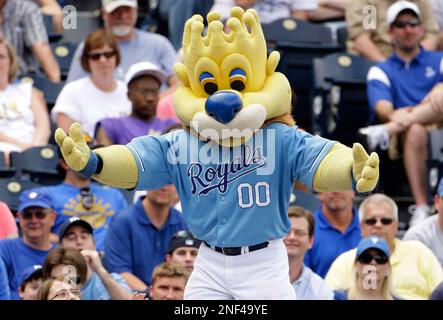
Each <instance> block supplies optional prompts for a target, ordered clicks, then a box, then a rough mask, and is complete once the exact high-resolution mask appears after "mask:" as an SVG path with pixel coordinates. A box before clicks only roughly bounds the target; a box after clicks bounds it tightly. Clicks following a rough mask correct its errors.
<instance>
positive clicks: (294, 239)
mask: <svg viewBox="0 0 443 320" xmlns="http://www.w3.org/2000/svg"><path fill="white" fill-rule="evenodd" d="M288 215H289V218H290V220H291V230H290V231H289V234H288V235H287V237H286V238H285V239H284V240H283V241H284V242H285V245H286V250H287V251H288V258H289V278H290V279H291V283H292V286H293V287H294V290H295V293H296V295H297V299H299V300H333V299H334V294H333V292H332V290H331V289H329V287H328V285H327V284H326V282H325V281H324V280H323V279H322V278H321V277H320V276H318V275H317V274H315V273H314V272H312V270H311V269H309V268H308V267H306V266H305V265H304V264H303V258H304V256H305V253H306V251H307V250H308V249H310V248H311V247H312V243H313V242H314V226H315V220H314V217H313V216H312V214H311V212H310V211H307V210H305V209H303V208H302V207H298V206H293V207H289V209H288Z"/></svg>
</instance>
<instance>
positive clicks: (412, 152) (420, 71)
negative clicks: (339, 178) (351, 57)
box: [360, 1, 443, 225]
mask: <svg viewBox="0 0 443 320" xmlns="http://www.w3.org/2000/svg"><path fill="white" fill-rule="evenodd" d="M420 18H421V16H420V11H419V9H418V7H417V6H416V5H415V4H413V3H411V2H408V1H398V2H395V3H394V4H392V5H391V6H390V7H389V8H388V12H387V22H388V25H389V35H390V37H391V41H392V44H393V45H394V48H395V51H394V53H393V54H392V55H391V56H390V57H389V58H388V59H387V60H386V61H385V62H383V63H381V64H379V65H377V66H375V67H372V68H371V69H370V70H369V73H368V99H369V103H370V106H371V108H372V110H373V111H374V112H375V114H376V115H377V117H378V119H379V120H380V121H381V122H383V123H387V124H386V125H379V126H371V127H367V128H363V129H361V130H360V133H362V134H365V135H366V136H367V140H368V146H369V149H372V148H375V147H376V146H377V145H380V147H381V148H382V149H387V148H388V146H389V136H390V135H391V136H393V135H394V136H395V134H396V133H401V134H400V135H399V136H398V138H399V139H400V140H399V142H400V144H401V146H402V149H403V159H404V166H405V170H406V174H407V176H408V180H409V184H410V187H411V191H412V195H413V196H414V201H415V205H414V206H413V207H411V210H410V211H411V213H413V217H412V218H411V221H410V225H412V224H415V223H417V222H419V221H421V220H423V219H424V218H426V217H427V216H428V215H429V213H430V209H429V206H428V203H427V181H426V162H425V161H426V157H427V154H428V151H427V145H428V135H427V130H426V127H425V126H424V125H423V123H420V122H413V123H410V124H409V125H406V123H407V122H408V121H407V120H406V119H407V118H409V117H410V115H411V112H412V110H413V109H415V108H417V107H418V106H421V105H423V104H424V103H426V102H427V100H428V99H427V98H428V94H429V93H430V92H431V90H433V88H435V87H436V85H437V84H439V83H440V82H442V81H443V54H442V53H439V52H429V51H426V50H425V49H423V48H422V47H421V46H420V40H421V39H422V37H423V35H424V27H423V23H422V21H421V20H420ZM391 151H392V149H391ZM390 154H392V153H390Z"/></svg>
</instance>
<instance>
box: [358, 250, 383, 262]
mask: <svg viewBox="0 0 443 320" xmlns="http://www.w3.org/2000/svg"><path fill="white" fill-rule="evenodd" d="M372 260H375V262H376V263H377V264H386V263H388V262H389V258H388V257H387V256H386V255H379V254H374V255H372V254H369V253H366V252H364V253H363V254H361V255H360V256H359V257H358V258H357V261H358V262H360V263H362V264H369V263H371V261H372Z"/></svg>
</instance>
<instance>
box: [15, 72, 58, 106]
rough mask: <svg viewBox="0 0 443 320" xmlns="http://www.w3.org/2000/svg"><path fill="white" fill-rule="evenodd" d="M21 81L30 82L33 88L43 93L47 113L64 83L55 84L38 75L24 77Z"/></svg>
mask: <svg viewBox="0 0 443 320" xmlns="http://www.w3.org/2000/svg"><path fill="white" fill-rule="evenodd" d="M21 81H32V82H33V85H34V87H35V88H37V89H39V90H40V91H42V92H43V94H44V98H45V101H46V104H47V105H48V111H50V110H51V109H52V107H53V106H54V105H55V101H56V100H57V97H58V95H59V93H60V91H61V90H62V89H63V86H64V85H65V82H64V81H61V82H59V83H55V82H52V81H50V80H49V79H47V78H46V77H44V76H43V75H38V74H29V75H26V76H24V77H23V78H22V79H21Z"/></svg>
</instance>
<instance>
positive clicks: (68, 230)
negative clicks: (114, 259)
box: [59, 217, 131, 300]
mask: <svg viewBox="0 0 443 320" xmlns="http://www.w3.org/2000/svg"><path fill="white" fill-rule="evenodd" d="M93 232H94V231H93V229H92V226H91V225H90V224H89V223H88V222H87V221H85V220H82V219H80V218H79V217H71V218H69V219H68V220H67V221H65V222H64V223H63V224H62V225H61V227H60V233H59V239H60V247H61V248H63V249H67V250H69V249H74V250H79V251H80V253H81V254H82V256H83V257H84V258H85V261H86V264H87V273H86V281H85V283H83V284H82V286H81V293H82V295H81V296H82V300H128V299H130V297H131V294H130V289H129V287H128V285H127V284H126V281H125V280H124V279H123V278H122V277H121V276H120V275H119V274H118V273H109V272H108V271H107V270H106V269H105V268H104V267H103V264H102V262H101V258H100V255H99V254H98V252H97V250H96V247H95V240H94V235H93Z"/></svg>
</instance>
